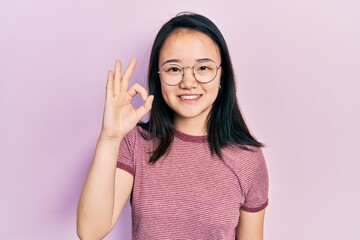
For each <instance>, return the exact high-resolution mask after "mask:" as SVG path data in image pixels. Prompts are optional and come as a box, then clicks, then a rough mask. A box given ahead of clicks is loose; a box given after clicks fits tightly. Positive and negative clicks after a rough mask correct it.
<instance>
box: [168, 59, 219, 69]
mask: <svg viewBox="0 0 360 240" xmlns="http://www.w3.org/2000/svg"><path fill="white" fill-rule="evenodd" d="M208 61H210V62H213V63H215V61H214V60H212V59H210V58H199V59H196V62H208ZM180 62H181V60H179V59H175V58H173V59H169V60H166V61H165V62H163V64H161V67H162V66H164V65H165V64H167V63H180Z"/></svg>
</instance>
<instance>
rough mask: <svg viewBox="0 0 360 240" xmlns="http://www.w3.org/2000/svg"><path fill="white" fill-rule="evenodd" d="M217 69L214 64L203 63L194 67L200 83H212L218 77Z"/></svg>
mask: <svg viewBox="0 0 360 240" xmlns="http://www.w3.org/2000/svg"><path fill="white" fill-rule="evenodd" d="M217 69H218V68H217V66H216V64H215V63H213V62H201V63H199V64H196V65H195V66H194V72H195V77H196V79H197V80H198V81H199V82H203V83H206V82H210V81H211V80H213V79H214V78H215V77H216V73H217Z"/></svg>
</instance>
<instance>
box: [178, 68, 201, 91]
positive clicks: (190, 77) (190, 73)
mask: <svg viewBox="0 0 360 240" xmlns="http://www.w3.org/2000/svg"><path fill="white" fill-rule="evenodd" d="M183 71H184V72H183V74H184V75H183V79H182V81H181V82H180V87H181V88H185V89H191V88H196V87H197V85H198V84H199V83H198V81H197V80H196V78H195V75H194V68H193V67H184V69H183Z"/></svg>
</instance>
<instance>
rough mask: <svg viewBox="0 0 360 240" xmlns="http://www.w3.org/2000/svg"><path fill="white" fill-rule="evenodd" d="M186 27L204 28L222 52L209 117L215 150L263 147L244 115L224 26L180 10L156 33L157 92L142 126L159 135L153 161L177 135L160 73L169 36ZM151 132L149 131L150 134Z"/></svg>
mask: <svg viewBox="0 0 360 240" xmlns="http://www.w3.org/2000/svg"><path fill="white" fill-rule="evenodd" d="M181 29H186V30H190V31H195V32H201V33H204V34H205V35H207V36H208V37H210V38H211V39H212V40H213V41H214V42H215V43H216V45H217V46H218V48H219V51H220V56H221V69H222V71H221V80H220V82H221V89H220V91H219V94H218V96H217V98H216V100H215V102H214V103H213V106H212V109H211V111H210V113H209V116H208V119H207V133H208V142H209V146H210V150H211V153H212V154H214V153H215V154H216V155H218V156H219V157H220V158H222V154H221V148H222V147H224V146H227V145H229V144H237V145H239V147H240V148H242V149H246V150H250V149H249V148H248V147H247V146H256V147H262V146H263V144H262V143H260V142H258V141H257V140H256V139H255V138H254V137H253V136H252V135H251V133H250V131H249V129H248V127H247V126H246V123H245V121H244V118H243V117H242V115H241V112H240V109H239V106H238V103H237V97H236V86H235V77H234V70H233V67H232V64H231V60H230V55H229V51H228V48H227V45H226V42H225V39H224V37H223V36H222V34H221V32H220V30H219V29H218V28H217V27H216V25H215V24H214V23H213V22H212V21H211V20H210V19H208V18H206V17H204V16H202V15H199V14H194V13H189V12H184V13H180V14H178V15H177V16H175V17H174V18H172V19H170V20H169V21H168V22H167V23H165V24H164V25H163V26H162V27H161V29H160V30H159V32H158V34H157V35H156V38H155V41H154V44H153V46H152V50H151V54H150V61H149V69H148V87H149V94H152V95H154V96H155V98H154V102H153V105H152V109H151V112H150V116H149V121H148V122H147V123H140V126H142V127H143V128H145V129H146V130H147V131H148V132H149V136H145V135H143V137H147V138H156V139H157V141H156V143H157V145H156V147H155V150H154V151H153V152H152V155H151V157H150V160H149V162H150V163H155V162H156V161H157V160H158V159H159V158H160V157H162V156H163V155H164V154H166V152H167V150H168V148H169V146H170V145H171V143H172V141H173V139H174V133H173V124H172V123H173V119H174V115H175V114H174V111H173V110H172V109H171V108H170V107H169V106H168V105H167V104H166V103H165V101H164V99H163V97H162V94H161V85H160V84H161V83H160V77H159V74H158V64H159V55H160V51H161V48H162V46H163V44H164V42H165V40H166V39H167V38H168V37H169V36H170V35H171V34H172V33H173V32H174V31H176V30H181ZM146 135H147V134H146Z"/></svg>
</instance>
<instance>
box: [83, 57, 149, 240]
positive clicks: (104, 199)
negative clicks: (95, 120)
mask: <svg viewBox="0 0 360 240" xmlns="http://www.w3.org/2000/svg"><path fill="white" fill-rule="evenodd" d="M134 68H135V60H134V59H133V60H132V61H131V62H130V65H129V67H128V68H127V69H126V71H125V73H124V74H122V73H121V63H120V61H117V62H116V66H115V72H114V73H113V72H112V71H109V74H108V81H107V88H106V100H105V110H104V116H103V126H102V130H101V134H100V137H99V139H98V142H97V146H96V150H95V155H94V159H93V162H92V164H91V167H90V171H89V173H88V176H87V179H86V181H85V184H84V188H83V191H82V193H81V196H80V200H79V204H78V213H77V232H78V236H79V237H80V239H86V240H91V239H102V238H104V237H105V236H106V235H107V234H108V233H109V232H110V231H111V229H112V228H113V226H114V225H115V223H116V221H117V219H118V218H119V215H120V213H121V211H122V209H123V207H124V205H125V203H126V201H127V199H128V197H129V195H130V193H131V189H132V185H133V176H132V175H131V174H130V173H128V172H126V171H124V170H121V169H117V168H116V162H117V157H118V152H119V147H120V143H121V141H122V139H123V138H124V137H125V136H126V134H127V133H129V132H130V131H131V129H133V128H134V127H135V126H136V124H137V123H138V122H139V120H140V119H141V118H142V117H143V116H144V115H145V114H146V113H147V112H148V111H149V110H150V109H151V104H152V101H153V97H152V96H148V94H147V91H146V90H145V89H144V88H143V87H141V86H140V85H138V84H134V85H133V86H131V87H130V88H128V84H129V81H130V77H131V75H132V73H133V71H134ZM137 94H140V95H141V97H142V99H143V100H144V104H143V105H142V106H140V107H139V108H138V109H134V108H133V106H132V105H131V102H132V100H133V98H134V97H135V95H137Z"/></svg>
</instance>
